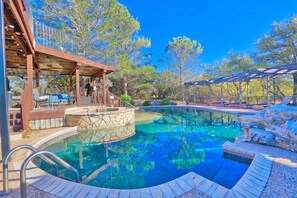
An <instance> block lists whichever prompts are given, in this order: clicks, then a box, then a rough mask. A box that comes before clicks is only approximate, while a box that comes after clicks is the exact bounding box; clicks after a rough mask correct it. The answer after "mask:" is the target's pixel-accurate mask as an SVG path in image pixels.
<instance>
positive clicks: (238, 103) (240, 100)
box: [224, 98, 245, 106]
mask: <svg viewBox="0 0 297 198" xmlns="http://www.w3.org/2000/svg"><path fill="white" fill-rule="evenodd" d="M232 104H233V105H240V104H245V102H243V99H242V98H240V99H239V100H237V101H235V102H229V103H224V106H227V105H232Z"/></svg>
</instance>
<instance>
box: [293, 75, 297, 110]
mask: <svg viewBox="0 0 297 198" xmlns="http://www.w3.org/2000/svg"><path fill="white" fill-rule="evenodd" d="M293 81H294V87H293V96H294V99H293V103H294V105H297V98H296V96H297V74H296V73H295V74H293Z"/></svg>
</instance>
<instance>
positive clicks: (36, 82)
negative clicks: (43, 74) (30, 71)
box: [35, 69, 40, 88]
mask: <svg viewBox="0 0 297 198" xmlns="http://www.w3.org/2000/svg"><path fill="white" fill-rule="evenodd" d="M39 81H40V73H39V70H38V69H36V70H35V86H36V88H39Z"/></svg>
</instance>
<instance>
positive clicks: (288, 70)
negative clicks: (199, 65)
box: [185, 64, 297, 101]
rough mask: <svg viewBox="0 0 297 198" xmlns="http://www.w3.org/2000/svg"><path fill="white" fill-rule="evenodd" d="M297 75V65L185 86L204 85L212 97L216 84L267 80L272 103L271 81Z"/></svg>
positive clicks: (267, 90)
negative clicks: (212, 88)
mask: <svg viewBox="0 0 297 198" xmlns="http://www.w3.org/2000/svg"><path fill="white" fill-rule="evenodd" d="M295 73H297V64H288V65H282V66H277V67H268V68H260V69H256V70H249V71H245V72H241V73H235V74H232V75H228V76H223V77H219V78H214V79H210V80H200V81H193V82H186V83H185V86H187V87H188V86H192V85H202V86H203V85H204V86H208V88H209V95H210V97H211V95H212V90H211V86H212V85H215V84H224V83H230V82H239V83H241V82H250V81H251V80H255V79H264V78H265V79H266V98H267V101H270V93H269V92H270V91H269V89H270V81H271V79H274V78H276V77H279V76H282V75H287V74H295ZM240 95H241V93H240Z"/></svg>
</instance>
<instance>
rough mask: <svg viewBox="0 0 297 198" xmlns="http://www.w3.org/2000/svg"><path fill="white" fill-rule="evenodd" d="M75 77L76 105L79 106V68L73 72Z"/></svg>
mask: <svg viewBox="0 0 297 198" xmlns="http://www.w3.org/2000/svg"><path fill="white" fill-rule="evenodd" d="M75 77H76V104H77V105H79V104H80V87H79V68H77V69H76V70H75Z"/></svg>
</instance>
